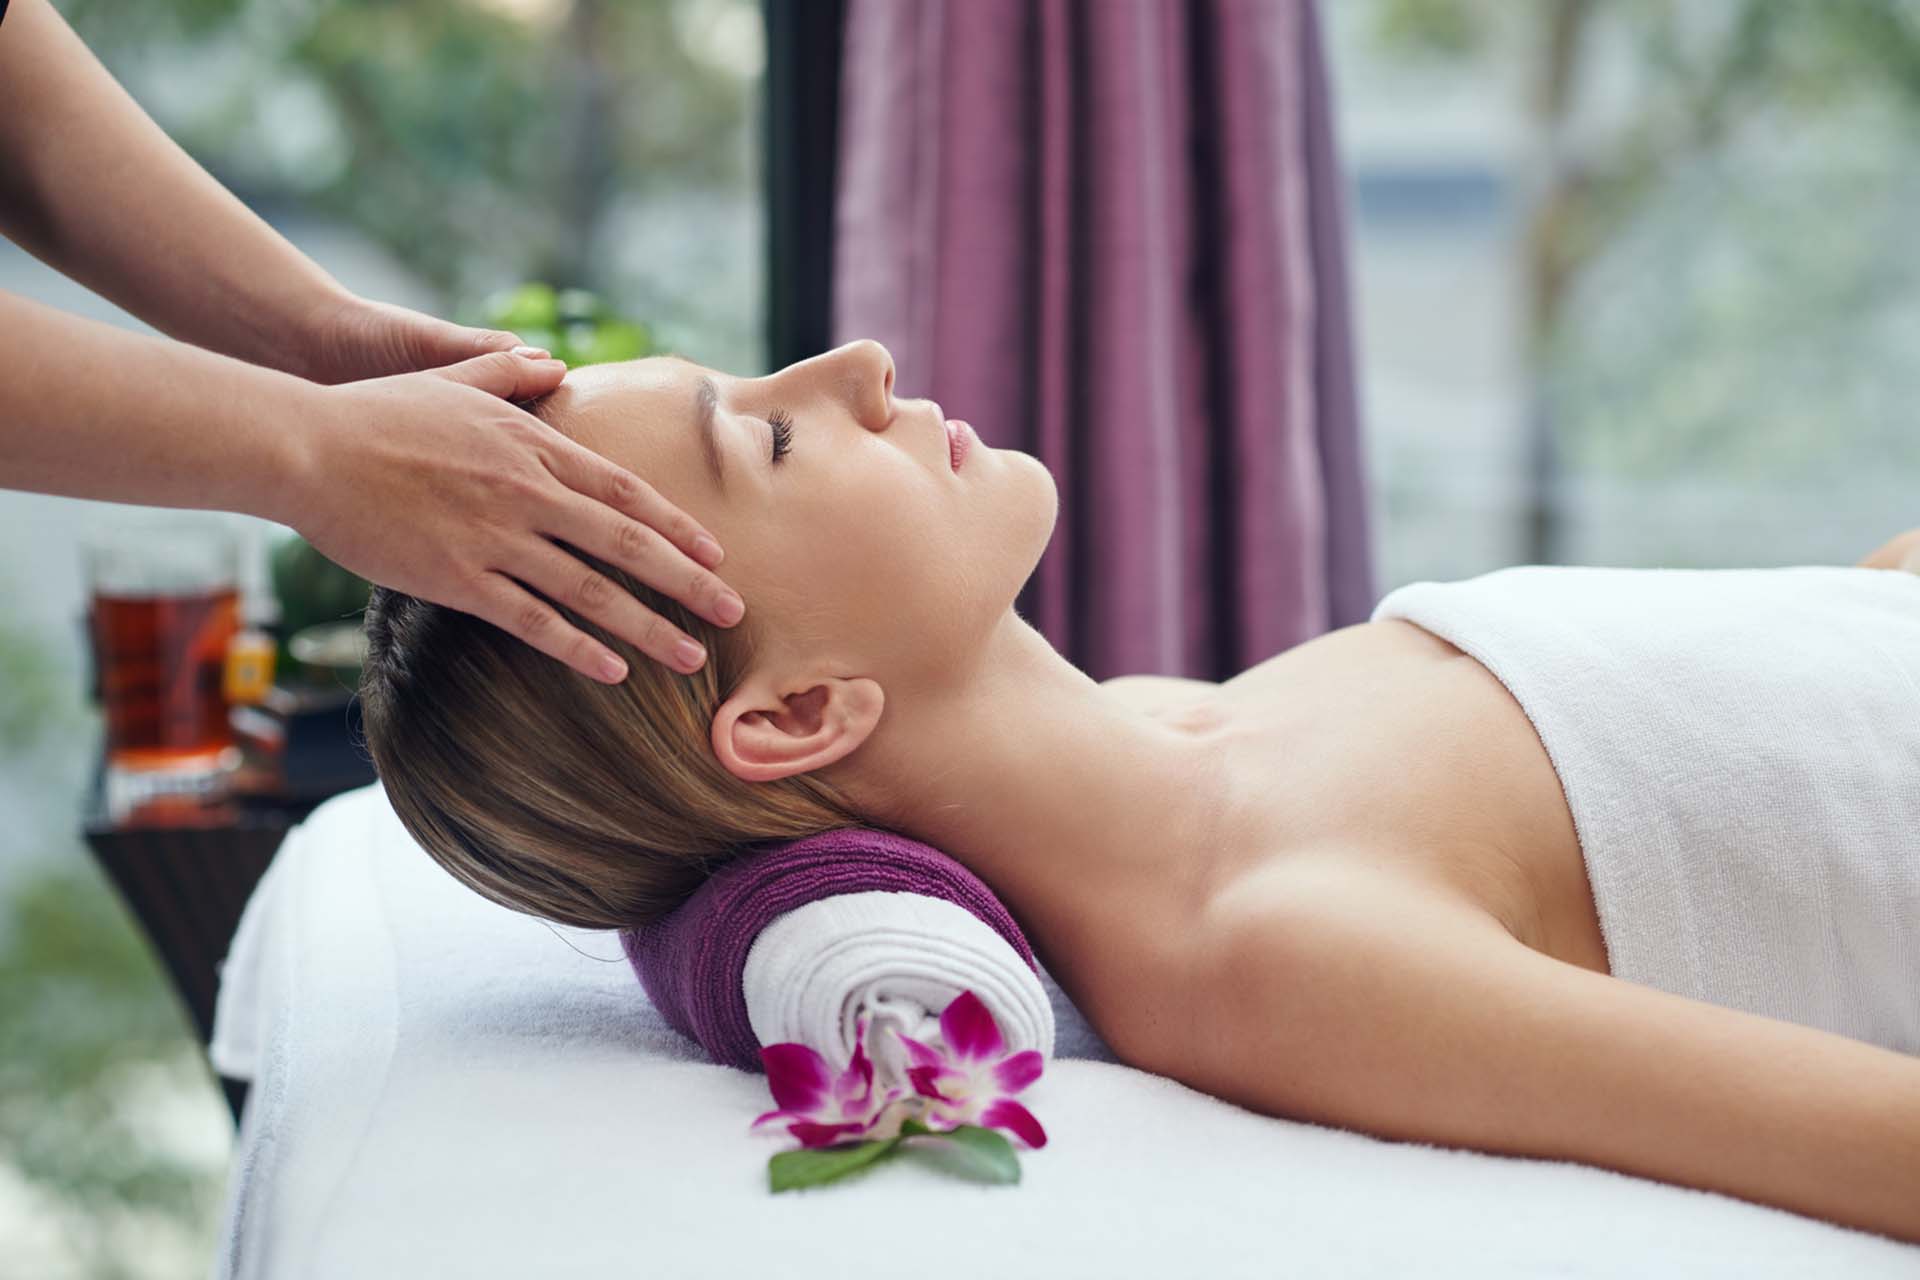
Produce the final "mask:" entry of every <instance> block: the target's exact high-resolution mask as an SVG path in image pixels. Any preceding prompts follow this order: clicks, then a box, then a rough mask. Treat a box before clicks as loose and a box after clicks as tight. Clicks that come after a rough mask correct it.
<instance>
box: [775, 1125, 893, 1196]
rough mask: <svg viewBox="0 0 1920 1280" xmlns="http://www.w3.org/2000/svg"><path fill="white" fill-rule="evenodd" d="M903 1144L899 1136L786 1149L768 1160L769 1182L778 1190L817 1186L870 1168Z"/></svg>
mask: <svg viewBox="0 0 1920 1280" xmlns="http://www.w3.org/2000/svg"><path fill="white" fill-rule="evenodd" d="M899 1145H900V1139H899V1138H876V1139H875V1140H873V1141H872V1142H858V1143H853V1144H845V1143H843V1144H841V1145H840V1146H837V1147H803V1148H802V1149H801V1150H799V1151H782V1152H781V1153H780V1154H779V1155H777V1156H775V1157H774V1158H773V1159H771V1160H769V1161H768V1162H767V1182H768V1184H769V1185H770V1186H771V1187H772V1188H773V1189H774V1190H775V1191H793V1190H795V1189H797V1188H800V1187H817V1186H819V1185H820V1184H821V1183H823V1182H832V1181H833V1180H834V1179H836V1178H844V1177H846V1176H847V1175H848V1174H850V1173H852V1172H853V1171H854V1170H856V1169H864V1168H866V1167H867V1166H868V1165H870V1164H873V1163H874V1162H875V1161H877V1160H879V1159H880V1158H881V1157H883V1156H885V1155H887V1154H888V1153H890V1152H891V1151H892V1150H893V1149H894V1148H895V1147H897V1146H899Z"/></svg>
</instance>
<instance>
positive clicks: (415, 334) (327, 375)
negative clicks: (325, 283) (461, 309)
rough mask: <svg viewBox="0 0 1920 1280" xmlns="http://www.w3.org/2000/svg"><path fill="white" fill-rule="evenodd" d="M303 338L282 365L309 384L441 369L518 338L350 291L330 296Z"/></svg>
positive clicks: (515, 342)
mask: <svg viewBox="0 0 1920 1280" xmlns="http://www.w3.org/2000/svg"><path fill="white" fill-rule="evenodd" d="M301 328H302V331H303V332H304V334H305V336H304V337H303V338H302V339H301V340H300V341H299V342H298V343H297V344H296V350H295V351H290V352H288V358H287V360H286V361H285V363H284V364H283V366H282V367H284V368H286V369H287V371H288V372H289V373H297V374H299V375H300V376H301V377H303V378H307V379H309V380H310V381H313V382H325V383H339V382H359V381H361V380H363V379H366V378H383V377H386V376H387V375H388V374H393V373H412V372H413V371H415V370H416V369H440V368H444V367H446V366H447V365H451V364H458V363H460V362H461V361H462V360H471V359H472V358H473V357H474V356H478V355H485V354H487V353H488V352H492V351H511V350H512V349H513V348H515V347H517V346H519V345H520V339H519V338H518V337H516V336H515V335H513V334H511V333H507V332H505V331H503V330H499V329H469V328H467V327H466V326H465V325H458V324H453V323H452V322H450V321H446V320H440V319H437V318H435V317H433V316H430V315H426V314H424V313H422V312H419V311H413V310H410V309H408V308H406V307H398V306H394V305H393V304H392V303H387V302H370V301H368V300H367V299H365V298H361V297H358V296H356V295H354V294H351V293H348V294H341V295H338V296H330V297H329V298H328V299H327V300H326V301H325V302H323V303H321V304H320V305H318V306H316V307H314V308H313V310H312V312H311V314H310V315H309V317H308V319H307V320H306V322H305V323H304V324H303V325H302V326H301Z"/></svg>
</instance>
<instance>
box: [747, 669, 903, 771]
mask: <svg viewBox="0 0 1920 1280" xmlns="http://www.w3.org/2000/svg"><path fill="white" fill-rule="evenodd" d="M795 684H796V685H798V686H801V687H797V688H795V689H794V691H793V692H782V691H781V689H780V688H779V687H778V686H776V685H773V684H771V683H769V682H766V681H763V680H761V679H760V678H759V677H757V676H750V677H748V679H747V680H746V681H745V682H744V683H743V684H741V686H740V687H739V688H737V689H735V690H734V692H733V696H732V697H730V698H728V699H727V700H726V701H725V702H723V703H721V704H720V709H719V710H718V711H715V712H714V713H713V753H714V755H716V756H718V757H719V758H720V763H721V764H723V765H725V766H726V769H727V772H728V773H731V774H733V775H734V776H735V777H736V778H740V779H742V780H743V781H746V782H773V781H775V780H776V779H779V778H788V777H792V776H793V775H794V774H799V773H807V772H809V771H811V770H814V769H823V768H825V767H826V766H827V765H830V764H832V763H833V762H834V761H836V760H839V759H841V758H843V757H845V756H847V755H849V754H850V753H852V752H853V750H854V749H855V748H856V747H858V746H859V745H860V744H861V743H863V742H865V741H866V740H867V737H868V735H869V734H871V733H872V732H873V727H874V726H875V725H877V724H879V723H880V710H881V707H882V706H883V705H884V704H885V702H886V696H885V695H884V694H883V693H882V692H881V689H880V685H879V683H878V682H877V681H874V680H869V679H868V678H866V677H865V676H855V677H853V678H851V679H849V678H846V677H842V676H820V677H817V678H812V679H811V680H810V682H809V681H804V680H803V681H798V682H795Z"/></svg>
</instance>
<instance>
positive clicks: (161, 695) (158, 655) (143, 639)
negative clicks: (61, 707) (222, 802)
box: [91, 587, 240, 769]
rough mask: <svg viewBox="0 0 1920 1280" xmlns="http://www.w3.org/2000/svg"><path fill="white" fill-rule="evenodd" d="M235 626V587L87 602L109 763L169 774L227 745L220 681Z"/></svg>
mask: <svg viewBox="0 0 1920 1280" xmlns="http://www.w3.org/2000/svg"><path fill="white" fill-rule="evenodd" d="M239 624H240V593H239V591H238V589H237V588H234V587H225V588H222V589H220V590H217V591H207V592H200V593H189V594H180V595H172V594H169V595H102V594H95V595H94V597H93V610H92V618H91V628H92V633H93V652H94V661H95V662H96V663H97V664H98V671H99V677H100V704H101V707H102V709H103V710H104V711H105V712H106V720H107V756H108V759H109V760H111V761H112V762H113V763H114V764H116V765H120V766H122V767H126V768H136V769H139V768H149V769H151V768H168V767H170V766H177V765H185V764H190V763H192V762H194V761H196V760H199V759H201V758H204V757H214V756H217V755H219V753H220V752H221V751H222V750H224V749H225V748H227V747H229V746H231V745H232V743H233V730H232V728H231V726H230V725H229V724H228V723H227V701H226V697H225V695H224V693H223V691H222V689H221V677H222V674H223V672H224V670H225V667H226V660H227V642H228V641H229V640H231V639H232V638H233V635H234V632H235V631H237V630H238V629H239Z"/></svg>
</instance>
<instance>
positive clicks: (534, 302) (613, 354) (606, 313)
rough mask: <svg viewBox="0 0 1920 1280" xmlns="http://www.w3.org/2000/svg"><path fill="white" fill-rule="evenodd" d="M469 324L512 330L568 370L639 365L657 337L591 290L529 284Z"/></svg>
mask: <svg viewBox="0 0 1920 1280" xmlns="http://www.w3.org/2000/svg"><path fill="white" fill-rule="evenodd" d="M467 323H469V324H475V325H480V326H483V327H485V328H489V329H510V330H512V331H513V332H514V333H516V334H518V335H519V336H520V339H521V341H523V342H525V343H527V344H528V345H530V346H535V347H542V348H544V349H546V350H548V351H551V352H552V353H553V354H554V356H555V357H557V358H558V359H560V360H564V361H565V362H566V363H567V365H568V367H570V368H571V367H575V366H578V365H584V364H608V363H611V362H612V361H616V360H637V359H639V358H640V357H641V356H644V355H650V354H652V352H653V349H654V347H653V335H652V334H651V333H650V332H649V331H648V329H647V326H645V325H644V324H641V323H639V322H638V321H636V320H629V319H626V318H625V317H622V316H619V315H616V314H615V313H614V311H613V308H612V307H610V306H608V305H607V303H606V302H605V300H604V299H602V298H601V297H600V295H598V294H596V293H593V292H591V291H590V290H587V289H555V288H554V287H553V286H552V285H550V284H540V283H529V284H523V285H520V286H518V287H516V288H512V289H502V290H501V291H500V292H498V293H495V294H493V295H492V296H490V297H488V298H487V300H486V301H485V302H483V303H482V304H481V305H480V306H479V307H478V308H476V309H474V310H473V311H472V312H470V313H469V315H468V318H467Z"/></svg>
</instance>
